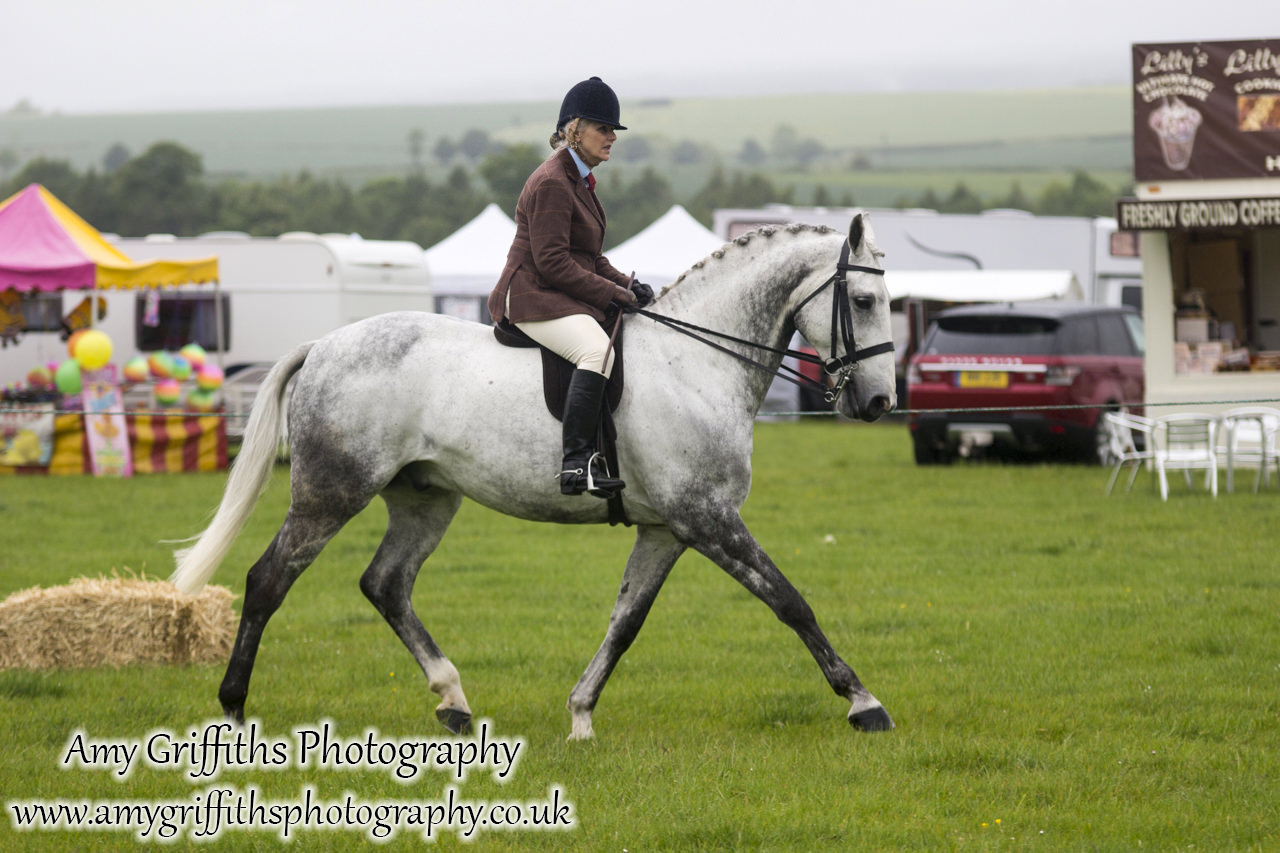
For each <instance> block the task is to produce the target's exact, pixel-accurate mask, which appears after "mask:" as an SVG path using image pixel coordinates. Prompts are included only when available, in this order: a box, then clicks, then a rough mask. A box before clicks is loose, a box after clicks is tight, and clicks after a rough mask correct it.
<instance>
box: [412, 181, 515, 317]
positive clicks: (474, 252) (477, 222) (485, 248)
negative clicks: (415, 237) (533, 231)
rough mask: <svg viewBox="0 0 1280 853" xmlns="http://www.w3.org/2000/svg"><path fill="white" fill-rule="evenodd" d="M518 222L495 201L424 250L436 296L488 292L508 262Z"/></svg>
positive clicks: (485, 293) (483, 293) (470, 294)
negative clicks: (508, 254) (508, 251)
mask: <svg viewBox="0 0 1280 853" xmlns="http://www.w3.org/2000/svg"><path fill="white" fill-rule="evenodd" d="M515 236H516V223H515V222H514V221H513V220H512V219H511V217H510V216H507V215H506V214H505V213H503V212H502V208H500V207H498V205H496V204H490V205H489V206H488V207H486V208H485V209H484V210H482V211H480V214H479V215H478V216H477V217H476V218H475V219H472V220H471V221H470V222H468V223H467V224H466V225H464V226H462V227H461V228H459V229H458V230H457V231H455V232H453V233H452V234H450V235H449V236H448V237H445V238H444V239H443V240H441V241H440V242H439V243H436V244H435V245H434V246H432V247H431V248H430V249H427V250H426V251H425V252H424V255H425V257H426V259H427V269H429V270H430V272H431V284H432V290H433V291H434V293H435V294H436V295H437V296H487V295H488V294H489V291H491V290H493V286H494V285H495V284H497V283H498V276H499V275H501V274H502V268H503V267H505V266H506V264H507V250H508V249H510V248H511V241H512V239H513V238H514V237H515Z"/></svg>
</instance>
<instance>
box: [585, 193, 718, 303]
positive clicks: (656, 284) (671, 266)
mask: <svg viewBox="0 0 1280 853" xmlns="http://www.w3.org/2000/svg"><path fill="white" fill-rule="evenodd" d="M723 245H724V241H723V240H721V239H720V238H719V237H717V236H716V235H715V234H713V233H712V232H711V231H710V230H709V229H708V228H706V227H704V226H703V225H702V223H700V222H699V221H698V220H696V219H694V218H693V217H692V216H691V215H689V211H687V210H685V209H684V208H683V207H681V206H680V205H678V204H674V205H672V206H671V209H670V210H668V211H667V212H666V213H664V214H662V216H660V217H658V219H656V220H654V221H653V222H652V223H651V224H650V225H649V227H648V228H645V229H644V230H643V231H641V232H640V233H639V234H637V235H635V236H634V237H632V238H631V239H630V240H627V241H625V242H623V243H620V244H619V245H617V246H615V247H614V248H612V249H610V250H609V251H606V252H605V257H607V258H608V259H609V263H611V264H613V265H614V267H616V268H617V269H619V270H621V271H622V272H634V273H635V276H636V278H638V279H640V280H641V281H643V282H644V283H645V284H648V285H650V286H651V287H653V289H654V290H661V289H662V288H664V287H666V286H667V285H668V284H670V283H671V282H673V281H675V280H676V279H677V278H679V277H680V274H681V273H683V272H685V271H686V270H687V269H689V268H690V267H691V266H693V265H694V264H696V263H697V262H698V261H700V260H702V259H703V258H705V257H706V256H707V255H709V254H711V253H712V252H713V251H714V250H716V249H719V248H720V247H721V246H723Z"/></svg>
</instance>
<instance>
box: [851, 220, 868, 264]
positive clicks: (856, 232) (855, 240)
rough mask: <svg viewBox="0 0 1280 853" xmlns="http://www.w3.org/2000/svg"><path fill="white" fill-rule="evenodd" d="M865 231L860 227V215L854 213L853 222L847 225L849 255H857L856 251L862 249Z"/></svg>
mask: <svg viewBox="0 0 1280 853" xmlns="http://www.w3.org/2000/svg"><path fill="white" fill-rule="evenodd" d="M865 230H866V229H865V228H864V227H863V225H862V214H861V213H855V214H854V215H853V221H852V222H850V223H849V254H851V255H856V254H858V250H859V249H861V248H862V238H863V237H864V236H865V235H864V232H865Z"/></svg>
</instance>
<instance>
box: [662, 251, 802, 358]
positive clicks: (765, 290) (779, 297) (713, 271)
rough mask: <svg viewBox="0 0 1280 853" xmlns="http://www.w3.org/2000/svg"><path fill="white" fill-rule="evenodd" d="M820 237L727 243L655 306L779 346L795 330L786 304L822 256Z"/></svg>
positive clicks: (725, 331) (722, 330)
mask: <svg viewBox="0 0 1280 853" xmlns="http://www.w3.org/2000/svg"><path fill="white" fill-rule="evenodd" d="M819 237H820V235H818V234H814V233H807V232H806V233H790V232H779V233H777V234H773V235H772V236H764V235H762V234H756V235H755V236H753V237H751V239H750V240H749V241H747V242H739V243H731V244H728V245H727V246H726V247H725V248H724V249H723V250H721V251H720V252H717V253H715V254H713V255H712V256H711V257H709V258H707V259H706V260H705V261H703V262H702V263H701V264H699V265H698V266H697V267H695V268H694V269H692V270H690V271H689V272H688V273H686V274H685V275H684V277H683V278H681V279H680V281H679V282H677V283H676V284H675V285H673V286H672V287H671V289H670V290H668V291H667V293H665V294H664V295H663V298H662V300H661V301H659V303H658V304H657V305H655V306H654V307H655V310H658V311H659V312H660V313H663V314H667V315H669V316H671V317H675V318H676V319H679V320H683V321H685V322H687V323H695V324H697V325H699V326H703V327H704V328H707V329H712V330H714V331H716V332H720V333H722V334H726V335H733V336H734V337H737V338H741V339H743V340H748V341H752V342H754V343H759V344H763V345H765V346H769V347H774V348H778V347H781V346H783V345H784V344H785V343H786V342H787V341H788V340H789V339H790V336H791V333H792V332H793V331H794V325H793V322H792V319H791V316H790V312H789V311H788V310H787V308H788V305H789V304H791V303H792V299H793V295H794V292H795V290H796V288H797V287H799V286H800V284H801V283H802V282H804V281H805V280H806V279H808V278H809V276H810V275H811V273H812V272H813V271H814V269H815V267H816V266H817V265H818V264H819V263H821V261H822V258H823V250H824V243H825V241H823V240H821V239H819ZM765 355H767V353H766V354H765Z"/></svg>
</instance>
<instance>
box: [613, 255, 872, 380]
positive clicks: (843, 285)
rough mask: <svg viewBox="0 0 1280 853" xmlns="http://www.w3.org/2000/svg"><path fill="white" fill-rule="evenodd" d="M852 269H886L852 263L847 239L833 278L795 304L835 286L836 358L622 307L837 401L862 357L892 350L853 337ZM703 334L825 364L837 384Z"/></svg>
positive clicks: (832, 321) (834, 333)
mask: <svg viewBox="0 0 1280 853" xmlns="http://www.w3.org/2000/svg"><path fill="white" fill-rule="evenodd" d="M851 271H853V272H864V273H870V274H872V275H884V270H882V269H876V268H875V267H867V266H862V265H861V264H851V263H849V243H848V241H845V243H844V245H842V246H841V247H840V261H839V262H838V263H837V264H836V271H835V272H834V273H832V275H831V277H830V278H828V279H827V280H826V281H824V282H823V283H822V284H820V285H819V286H818V287H817V289H815V290H814V291H813V293H810V294H809V295H808V296H806V297H805V298H804V301H803V302H801V303H800V304H799V305H798V306H796V310H795V313H797V314H798V313H800V310H801V309H802V308H804V306H806V305H808V304H809V302H810V301H811V300H812V299H813V298H814V297H815V296H817V295H818V294H819V293H821V292H822V291H824V290H826V289H827V287H828V286H831V287H832V288H833V289H834V298H833V299H832V302H831V342H832V349H833V350H834V348H835V341H836V336H837V335H839V340H840V343H841V346H842V347H843V348H844V352H845V354H844V355H842V356H840V357H839V358H835V357H834V355H835V353H834V352H833V353H832V356H833V357H832V358H830V359H827V360H826V361H824V360H823V359H822V358H821V357H819V356H817V355H811V354H809V353H807V352H801V351H799V350H793V349H778V348H777V347H771V346H768V345H766V344H760V343H756V342H755V341H748V340H744V339H742V338H737V337H734V336H733V335H726V334H724V333H723V332H717V331H715V330H713V329H707V328H703V327H702V326H698V325H695V324H693V323H687V322H685V321H684V320H677V319H675V318H674V317H667V316H664V315H662V314H655V313H653V312H652V311H648V310H646V309H644V308H626V309H623V310H624V311H625V312H626V313H628V314H640V315H642V316H644V317H648V318H649V319H650V320H654V321H655V322H658V323H661V324H663V325H665V326H669V327H671V328H672V329H675V330H676V331H677V332H680V333H682V334H685V335H688V336H689V337H691V338H693V339H694V340H697V341H701V342H702V343H704V344H706V345H707V346H709V347H711V348H712V349H716V350H719V351H720V352H723V353H726V354H728V355H731V356H733V357H734V358H736V359H738V361H741V362H743V363H745V364H749V365H751V366H752V367H754V368H756V369H757V370H763V371H764V372H765V373H769V374H772V375H774V376H776V377H778V378H779V379H785V380H786V381H788V382H790V383H791V384H792V385H798V386H800V387H802V388H803V387H809V388H815V389H817V390H820V391H822V396H823V399H824V400H825V401H826V402H828V403H834V402H835V401H836V400H838V399H840V393H841V392H842V391H844V386H845V383H847V382H848V381H849V378H850V376H851V375H852V374H853V372H854V371H855V370H857V369H858V362H860V361H862V360H863V359H867V358H871V357H872V356H877V355H881V354H883V353H887V352H893V341H891V340H890V341H884V342H883V343H879V344H875V345H874V346H869V347H864V348H863V349H858V347H857V342H856V341H855V340H854V337H853V313H852V311H851V310H850V308H849V283H848V281H847V280H846V274H847V273H849V272H851ZM703 335H713V336H715V337H717V338H720V339H722V340H727V341H732V342H734V343H736V344H743V345H745V346H748V347H752V348H754V349H758V350H768V351H769V352H773V353H780V354H781V355H782V356H783V357H786V356H790V357H792V358H794V359H796V360H797V361H803V362H806V363H808V364H819V365H822V369H823V370H824V371H825V372H826V374H827V375H828V376H834V377H836V380H835V384H834V385H832V386H828V385H827V383H826V382H822V381H819V380H815V379H810V378H809V377H808V376H805V375H804V374H803V373H801V372H800V371H798V370H796V369H795V368H793V367H789V366H788V365H785V364H780V365H779V366H778V369H777V370H770V369H769V368H768V367H766V366H765V365H763V364H761V363H760V362H758V361H755V360H753V359H751V358H748V357H747V356H745V355H741V354H740V353H737V352H735V351H733V350H732V349H730V348H729V347H726V346H722V345H720V344H718V343H716V342H715V341H712V340H708V339H707V338H705V337H702V336H703ZM787 374H791V375H787Z"/></svg>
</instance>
